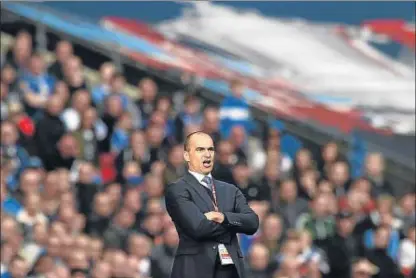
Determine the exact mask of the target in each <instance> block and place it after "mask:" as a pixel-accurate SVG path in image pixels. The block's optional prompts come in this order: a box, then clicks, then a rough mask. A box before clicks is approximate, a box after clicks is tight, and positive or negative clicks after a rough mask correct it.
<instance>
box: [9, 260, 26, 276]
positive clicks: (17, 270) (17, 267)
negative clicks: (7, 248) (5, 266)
mask: <svg viewBox="0 0 416 278" xmlns="http://www.w3.org/2000/svg"><path fill="white" fill-rule="evenodd" d="M28 271H29V265H28V263H27V262H26V261H25V260H24V259H23V258H20V257H16V258H15V259H14V260H13V261H12V262H11V263H10V266H9V272H10V274H11V275H12V277H14V278H24V277H26V274H27V272H28Z"/></svg>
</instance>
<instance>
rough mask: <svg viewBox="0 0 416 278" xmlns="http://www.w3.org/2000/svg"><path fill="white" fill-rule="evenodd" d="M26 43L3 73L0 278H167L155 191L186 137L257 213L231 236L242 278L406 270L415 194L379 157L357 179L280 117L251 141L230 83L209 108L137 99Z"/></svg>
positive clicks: (25, 38)
mask: <svg viewBox="0 0 416 278" xmlns="http://www.w3.org/2000/svg"><path fill="white" fill-rule="evenodd" d="M31 40H32V37H31V35H30V34H29V33H27V32H25V31H22V32H19V33H18V34H17V37H16V40H15V43H14V44H13V45H12V47H11V48H10V49H9V51H8V52H7V55H6V56H7V59H6V61H5V63H4V64H3V65H2V70H1V80H0V90H1V94H0V100H1V110H2V111H1V112H2V114H1V148H0V150H1V166H2V167H1V177H0V186H1V189H0V193H1V194H0V197H1V198H0V200H1V207H2V211H1V227H2V233H1V248H0V250H1V271H2V276H1V277H2V278H3V277H17V278H18V277H48V278H69V277H93V278H98V277H99V278H106V277H119V278H127V277H134V278H136V277H140V278H149V277H153V278H167V277H168V274H169V272H170V270H171V266H172V261H173V257H174V254H175V250H176V248H177V246H178V244H179V238H178V235H177V232H176V229H175V226H174V225H173V223H172V220H171V219H170V217H169V215H168V214H167V213H166V209H165V207H164V190H165V186H166V185H167V184H168V183H171V182H173V181H175V180H176V179H177V178H178V177H180V176H181V175H182V174H183V173H184V171H186V168H185V167H184V163H183V158H182V151H183V145H182V144H183V142H182V141H183V138H184V136H186V135H187V134H189V132H191V131H193V130H196V129H198V130H199V129H202V130H204V131H206V132H208V133H209V134H211V135H212V137H213V138H214V140H215V143H216V144H215V148H216V156H217V157H216V159H217V162H216V164H215V169H214V171H213V176H214V177H215V178H217V179H219V180H223V181H225V182H230V183H234V184H236V186H238V187H239V188H241V190H242V191H243V193H244V194H245V196H246V197H247V199H248V201H249V205H250V207H251V208H252V209H253V210H254V211H255V212H256V213H257V214H258V216H259V220H260V223H261V226H260V229H259V230H258V231H257V232H256V233H255V234H254V235H252V236H246V235H244V236H240V248H241V253H242V255H244V256H245V257H246V266H247V268H248V272H249V273H250V276H248V277H247V278H251V277H260V278H264V277H267V278H277V277H279V278H283V277H296V278H298V277H299V278H301V277H312V278H315V277H316V278H317V277H323V278H343V277H346V278H347V277H354V278H361V277H372V276H373V275H378V276H376V277H381V278H382V277H389V278H394V277H402V276H404V277H406V278H407V277H411V275H412V272H414V271H415V270H414V268H415V257H414V254H415V215H416V213H415V192H414V190H412V189H409V190H408V191H406V192H405V193H404V194H403V195H401V196H395V195H394V193H395V192H394V191H393V190H392V189H393V186H394V185H395V184H394V183H393V182H392V181H388V180H387V178H386V177H387V176H386V174H385V173H386V165H385V162H384V159H383V156H382V155H381V154H379V153H369V154H368V155H367V157H366V158H365V160H363V161H361V162H360V163H361V164H363V167H362V169H360V173H362V175H361V176H357V177H356V176H353V173H352V172H353V170H352V168H353V167H351V169H350V165H349V163H348V162H347V161H346V160H345V159H344V158H343V155H342V154H341V149H340V147H338V146H337V144H336V142H333V141H331V142H328V143H326V144H325V145H324V146H323V147H322V149H321V150H318V152H316V151H317V150H313V151H312V150H311V149H309V148H308V147H307V146H308V145H307V144H304V142H300V141H299V140H298V139H297V138H296V136H294V135H292V134H290V133H289V132H288V131H286V130H285V128H284V124H283V123H282V122H281V121H280V120H276V121H275V120H273V121H271V122H270V123H269V126H267V127H266V128H265V130H266V132H265V133H264V134H262V136H263V137H264V138H254V136H252V131H253V126H254V120H253V118H252V116H251V112H250V108H249V106H248V104H247V103H246V102H245V100H244V98H243V96H244V90H245V89H244V85H243V83H242V82H240V81H235V82H231V85H230V89H231V92H232V95H231V96H229V97H226V99H225V100H224V101H223V102H222V103H221V104H220V106H219V107H217V106H215V105H213V104H208V105H206V103H205V102H204V101H202V99H201V98H200V97H199V95H198V94H197V93H195V92H194V93H192V94H189V93H186V94H185V93H183V92H180V90H179V92H178V88H173V89H172V92H169V91H168V89H167V88H168V87H166V88H165V86H163V84H159V82H156V81H155V80H153V79H152V78H150V77H146V78H143V79H141V80H140V81H139V82H138V83H137V88H136V89H137V92H138V93H137V98H134V99H133V96H127V95H126V92H127V86H128V84H127V82H126V76H124V75H123V74H121V73H119V72H117V69H116V68H115V66H114V65H113V64H112V63H111V62H104V63H103V64H102V65H101V66H100V67H99V69H96V70H99V75H100V78H99V80H98V82H94V81H93V80H92V79H90V78H88V77H87V74H86V71H84V61H83V59H84V57H85V56H83V53H78V52H77V49H76V48H74V47H73V46H72V44H71V43H70V42H68V41H61V42H58V43H57V44H56V47H55V54H56V56H57V57H56V60H55V61H54V62H53V63H52V64H51V65H46V62H45V61H46V59H45V57H44V56H43V55H40V54H37V53H35V54H33V53H32V41H31ZM77 55H79V56H77ZM48 60H49V59H48ZM38 77H41V78H38ZM184 77H185V76H184ZM55 78H56V82H55ZM20 84H23V86H19V85H20ZM24 84H26V86H25V85H24ZM162 87H163V90H164V91H165V90H167V91H166V94H163V95H162V94H161V93H160V92H159V88H162ZM90 88H93V89H90ZM181 90H187V89H186V88H181ZM180 99H184V103H180V102H178V100H180ZM35 114H36V115H35ZM34 115H35V116H36V117H32V118H31V116H34ZM263 143H264V144H263ZM314 154H317V155H318V157H314ZM396 197H398V198H396ZM239 253H240V252H239ZM28 254H32V256H28Z"/></svg>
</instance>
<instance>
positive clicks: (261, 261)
mask: <svg viewBox="0 0 416 278" xmlns="http://www.w3.org/2000/svg"><path fill="white" fill-rule="evenodd" d="M269 259H270V252H269V250H268V249H267V247H266V246H264V245H263V244H260V243H256V244H254V245H253V247H252V248H251V250H250V255H249V262H250V266H251V267H252V268H253V269H255V270H263V271H264V270H266V268H267V266H268V264H269Z"/></svg>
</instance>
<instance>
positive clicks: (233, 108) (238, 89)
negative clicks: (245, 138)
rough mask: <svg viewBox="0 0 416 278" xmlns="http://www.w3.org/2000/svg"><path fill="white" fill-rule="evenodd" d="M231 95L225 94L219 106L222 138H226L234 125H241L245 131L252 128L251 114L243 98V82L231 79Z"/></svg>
mask: <svg viewBox="0 0 416 278" xmlns="http://www.w3.org/2000/svg"><path fill="white" fill-rule="evenodd" d="M230 89H231V93H232V95H230V96H227V97H226V98H225V99H224V100H223V101H222V103H221V107H220V133H221V136H222V138H228V136H229V135H230V130H231V129H232V127H233V126H235V125H242V126H244V128H245V129H246V132H247V133H248V132H250V131H251V130H252V116H251V112H250V108H249V105H248V103H247V102H246V101H245V100H244V98H243V93H244V84H243V83H242V82H241V81H239V80H236V81H233V82H232V83H231V86H230Z"/></svg>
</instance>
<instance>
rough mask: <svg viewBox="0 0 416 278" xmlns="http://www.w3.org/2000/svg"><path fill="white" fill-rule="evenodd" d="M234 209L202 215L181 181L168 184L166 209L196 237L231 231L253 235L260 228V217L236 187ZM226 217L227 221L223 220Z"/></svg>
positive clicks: (215, 237)
mask: <svg viewBox="0 0 416 278" xmlns="http://www.w3.org/2000/svg"><path fill="white" fill-rule="evenodd" d="M234 198H235V200H234V203H235V205H234V212H224V213H220V212H208V213H205V214H203V213H202V212H201V211H200V209H199V208H198V207H197V206H196V205H195V203H194V202H193V201H192V200H191V196H190V194H189V192H188V191H187V190H186V188H185V187H184V186H182V185H180V184H175V185H170V186H168V187H167V190H166V195H165V200H166V208H167V210H168V213H169V215H170V216H171V218H172V220H173V221H174V222H176V223H177V224H178V225H179V226H180V227H181V228H182V229H183V231H184V232H185V233H186V234H187V235H188V236H190V237H192V238H194V239H196V240H217V239H218V238H220V237H222V236H224V235H227V234H230V233H243V234H248V235H252V234H254V233H255V232H256V231H257V229H258V227H259V219H258V216H257V215H256V214H255V213H254V211H253V210H252V209H251V208H250V207H249V206H248V204H247V201H246V199H245V197H244V195H243V194H242V193H241V191H240V190H239V189H237V188H235V194H234ZM224 220H225V221H224Z"/></svg>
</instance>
